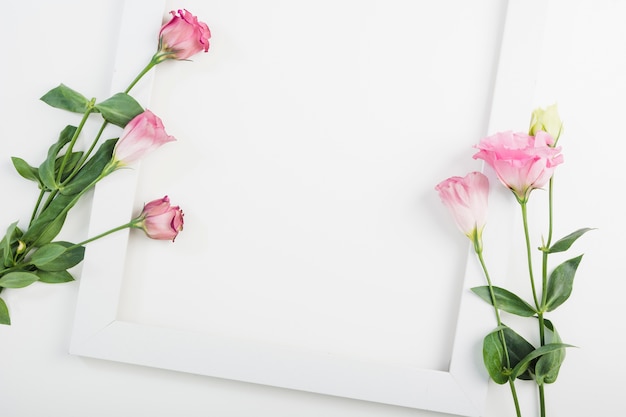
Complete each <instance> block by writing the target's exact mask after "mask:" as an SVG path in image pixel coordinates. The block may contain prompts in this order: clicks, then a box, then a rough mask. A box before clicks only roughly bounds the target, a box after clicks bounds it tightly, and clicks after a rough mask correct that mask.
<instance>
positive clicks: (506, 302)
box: [472, 286, 537, 317]
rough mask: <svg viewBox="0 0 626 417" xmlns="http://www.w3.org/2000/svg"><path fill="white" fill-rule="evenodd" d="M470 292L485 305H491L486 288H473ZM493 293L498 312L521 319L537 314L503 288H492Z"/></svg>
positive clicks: (487, 288)
mask: <svg viewBox="0 0 626 417" xmlns="http://www.w3.org/2000/svg"><path fill="white" fill-rule="evenodd" d="M472 291H473V292H474V293H475V294H476V295H478V296H479V297H480V298H482V299H483V300H485V301H486V302H487V303H489V304H491V305H493V302H492V300H491V293H490V291H489V287H488V286H483V287H474V288H472ZM493 293H494V295H495V297H496V303H497V304H498V308H499V309H500V310H503V311H506V312H508V313H511V314H515V315H517V316H522V317H531V316H533V315H535V314H537V312H536V311H535V309H534V308H533V307H532V306H531V305H530V304H528V303H527V302H526V301H524V300H522V299H521V298H520V297H518V296H517V295H515V294H513V293H512V292H510V291H508V290H505V289H504V288H500V287H493Z"/></svg>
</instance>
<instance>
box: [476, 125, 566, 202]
mask: <svg viewBox="0 0 626 417" xmlns="http://www.w3.org/2000/svg"><path fill="white" fill-rule="evenodd" d="M552 144H553V139H552V136H550V134H548V133H546V132H543V131H539V132H537V134H536V136H529V135H528V134H526V133H513V132H500V133H497V134H495V135H493V136H489V137H486V138H484V139H482V140H481V141H480V143H479V144H478V146H476V148H477V149H479V151H478V152H477V153H476V154H475V155H474V159H482V160H484V161H485V162H487V163H488V164H489V165H490V166H491V167H492V168H493V169H494V170H495V172H496V175H497V176H498V179H499V180H500V182H502V184H504V185H505V186H506V187H508V188H509V189H510V190H511V191H513V193H514V194H515V197H516V198H517V200H518V201H519V202H520V203H525V202H526V201H528V197H529V196H530V192H531V191H532V190H534V189H535V188H541V187H543V186H544V185H545V184H546V183H547V182H548V181H549V180H550V178H551V177H552V174H553V173H554V169H555V168H556V166H557V165H559V164H561V163H562V162H563V156H562V155H560V154H559V153H560V152H561V148H560V147H559V148H555V147H552V146H551V145H552Z"/></svg>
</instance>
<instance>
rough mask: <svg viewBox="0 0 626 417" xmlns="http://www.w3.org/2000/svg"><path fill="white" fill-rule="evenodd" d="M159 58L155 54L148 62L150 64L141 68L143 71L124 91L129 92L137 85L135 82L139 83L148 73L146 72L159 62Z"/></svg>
mask: <svg viewBox="0 0 626 417" xmlns="http://www.w3.org/2000/svg"><path fill="white" fill-rule="evenodd" d="M158 63H159V62H158V60H157V55H156V54H155V55H154V56H153V57H152V59H151V60H150V62H148V65H146V67H145V68H144V69H142V70H141V72H140V73H139V74H138V75H137V76H136V77H135V79H134V80H133V81H132V82H131V83H130V84H129V85H128V88H126V90H124V93H126V94H128V92H129V91H130V90H131V89H132V88H133V87H134V86H135V84H137V83H138V82H139V80H140V79H141V78H142V77H143V76H144V75H146V73H147V72H148V71H150V70H151V69H152V67H154V66H155V65H156V64H158Z"/></svg>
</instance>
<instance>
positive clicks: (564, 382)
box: [0, 0, 626, 417]
mask: <svg viewBox="0 0 626 417" xmlns="http://www.w3.org/2000/svg"><path fill="white" fill-rule="evenodd" d="M120 6H121V3H120V2H108V3H107V4H98V3H94V4H85V3H84V2H78V1H75V2H71V1H65V2H55V3H54V4H51V5H47V4H46V3H43V2H41V3H39V2H21V3H20V5H19V7H18V6H17V5H9V6H8V9H7V10H5V11H6V13H7V16H9V17H10V19H7V21H6V22H5V23H6V24H5V25H4V26H3V27H2V28H1V30H2V31H3V32H2V34H3V35H4V36H3V39H5V42H6V40H12V39H17V40H21V42H19V43H11V42H9V43H8V44H6V45H5V51H4V52H5V55H4V58H3V59H4V61H3V62H4V63H5V64H4V65H3V68H2V70H1V71H2V77H1V79H0V82H1V83H2V85H1V87H2V88H1V90H0V91H2V92H3V94H2V97H0V103H1V110H2V112H1V114H0V117H1V120H0V129H1V134H2V138H3V143H5V144H7V143H11V146H10V147H9V146H4V147H2V149H0V156H1V159H0V169H1V175H2V178H3V179H2V186H3V194H4V195H5V196H11V197H13V198H15V196H17V199H16V201H18V204H13V203H11V204H7V203H6V202H5V204H4V205H3V211H2V213H1V214H0V220H2V221H3V223H5V224H8V223H10V222H12V221H14V220H15V219H18V218H23V217H24V209H23V208H22V207H21V204H22V203H21V199H20V198H19V197H20V196H21V195H22V194H21V189H22V188H24V181H23V180H21V179H19V178H17V176H16V175H15V174H14V173H13V170H12V167H11V166H10V162H9V159H8V157H9V156H11V155H17V156H21V157H24V158H26V159H27V160H32V161H35V160H38V158H40V157H41V155H42V153H43V150H42V148H41V146H35V145H36V144H37V142H36V141H35V139H31V138H42V139H41V142H42V143H46V144H47V143H48V142H49V141H50V139H51V137H54V135H55V133H54V132H56V131H58V130H60V128H62V124H63V123H64V122H65V119H62V118H59V117H58V114H57V113H55V112H54V111H52V110H50V109H49V108H48V107H47V106H45V105H44V104H43V103H39V102H37V101H36V98H37V97H39V96H40V95H41V94H42V93H43V92H45V91H47V90H48V89H49V88H50V87H51V86H54V85H56V84H57V83H60V82H66V83H67V84H69V85H70V86H72V87H73V88H75V89H77V90H79V91H86V92H91V94H93V95H94V96H97V97H103V96H105V95H106V94H107V92H108V87H109V86H108V83H109V80H110V75H111V70H112V68H111V62H112V61H111V60H112V57H113V55H114V48H113V43H114V42H113V38H115V37H116V36H115V35H112V34H117V29H118V27H117V25H118V23H119V13H120V11H121V10H120V9H121V7H120ZM625 15H626V9H625V5H624V4H623V3H620V2H613V1H590V0H587V1H581V2H580V5H579V6H576V7H572V6H571V2H568V1H552V2H551V3H550V7H549V11H548V16H549V21H550V22H551V24H550V25H549V28H550V37H548V42H547V43H546V44H545V45H544V47H543V48H538V51H537V54H536V56H535V57H536V62H537V65H540V66H541V68H543V69H545V71H546V73H545V76H544V78H542V79H540V82H539V83H538V85H537V86H536V87H537V93H536V97H535V100H534V103H533V105H545V104H547V103H551V102H553V101H555V100H558V102H559V105H560V108H561V113H562V115H563V118H564V119H565V121H566V134H565V136H564V137H563V139H562V142H561V144H562V145H563V146H565V147H566V149H565V150H564V153H565V155H566V158H567V159H566V164H565V165H563V167H562V169H560V170H559V174H558V175H559V179H560V180H561V182H559V184H558V186H559V187H560V188H559V189H558V190H557V204H559V205H560V207H561V208H560V209H559V210H558V212H557V214H558V220H557V235H562V234H565V233H568V232H570V231H571V230H573V229H576V228H578V227H582V226H593V227H598V228H599V230H597V231H595V232H594V233H593V234H590V235H589V236H588V237H586V238H585V239H584V240H583V241H582V242H580V245H579V246H577V247H578V248H579V249H580V250H581V251H584V252H586V253H587V254H586V256H585V259H584V260H583V263H582V264H581V268H580V270H579V272H578V275H577V280H576V285H575V289H574V294H573V296H572V299H571V300H570V301H569V302H568V303H567V304H566V305H565V306H564V307H562V309H561V310H559V311H557V312H556V313H555V314H554V315H553V316H552V317H553V318H554V321H555V323H557V325H559V329H560V332H561V334H562V336H563V337H564V338H565V340H566V341H568V342H570V343H572V344H575V345H577V346H580V348H579V349H576V350H571V351H570V352H569V353H568V358H567V360H566V363H565V366H564V368H563V369H562V372H561V376H560V379H559V381H558V382H557V383H556V384H555V385H554V386H550V387H548V389H547V392H548V402H549V408H550V409H551V410H553V411H552V414H553V415H568V416H574V417H576V416H587V415H622V414H624V411H625V407H624V405H623V404H622V401H621V391H622V390H623V383H622V382H620V381H621V378H620V375H622V374H623V373H624V371H625V370H626V369H624V364H623V363H621V362H619V361H611V363H605V362H604V361H603V360H602V358H606V357H612V356H616V355H618V353H611V349H617V348H618V347H612V346H611V341H614V342H613V343H614V344H619V342H620V340H621V338H620V336H619V332H620V331H621V329H622V327H623V326H621V325H620V324H619V323H620V321H619V320H620V319H619V318H620V317H621V315H622V313H621V310H620V309H619V306H620V305H621V304H623V303H622V302H621V297H620V294H621V293H623V292H624V283H623V276H624V268H623V267H622V265H621V263H620V259H621V252H622V249H621V247H622V245H621V242H622V236H623V234H624V232H625V231H626V230H625V229H626V224H625V223H624V220H623V213H622V212H621V211H622V210H621V205H620V204H619V202H620V196H619V195H617V191H618V190H621V179H622V177H623V176H622V168H621V166H622V163H623V162H622V161H621V159H623V158H621V152H623V151H625V149H624V145H623V140H622V138H621V135H620V131H619V128H620V121H621V120H622V118H623V114H624V113H625V111H626V106H625V105H624V102H623V101H622V97H624V93H625V92H626V79H625V77H626V75H625V74H626V62H625V58H624V55H623V54H621V51H622V50H623V44H624V40H625V39H626V33H625V32H624V31H625V29H624V27H623V25H622V24H621V22H622V21H623V18H624V16H625ZM74 19H76V20H74ZM33 20H34V21H33ZM61 22H62V23H61ZM70 24H71V27H69V25H70ZM87 34H89V36H86V35H87ZM94 45H95V47H94ZM80 49H84V50H85V51H88V53H87V52H86V53H81V54H80V56H75V57H73V56H67V57H66V58H65V59H59V56H62V55H68V52H67V51H68V50H69V51H71V50H80ZM89 54H94V55H93V56H92V55H89ZM87 56H89V57H90V59H87V58H86V57H87ZM527 60H528V57H526V56H524V57H520V61H524V62H527ZM85 65H87V66H88V67H89V70H88V71H84V70H82V68H84V66H85ZM70 79H71V81H70ZM514 117H515V118H516V120H517V117H520V118H521V120H520V122H519V123H520V125H519V126H515V127H516V128H519V129H524V128H525V127H526V123H527V116H525V115H524V116H517V115H516V116H514ZM33 118H36V120H37V123H33V122H32V120H33ZM25 126H26V127H27V130H26V131H25V128H24V127H25ZM56 126H58V128H57V129H55V128H54V127H56ZM507 127H508V126H507ZM27 139H28V140H27ZM1 161H5V162H1ZM439 166H441V167H442V168H441V169H442V171H445V169H447V166H446V164H444V163H440V162H439V161H437V167H439ZM25 195H26V197H25V199H27V198H30V196H31V195H32V194H31V193H30V192H28V193H25ZM5 201H6V197H5ZM31 203H32V202H31V201H24V203H23V205H24V206H26V207H31ZM568 205H571V206H572V207H574V208H573V209H571V210H570V209H568ZM74 216H76V215H74ZM81 216H82V218H79V219H77V224H84V222H86V221H88V218H87V217H88V216H86V215H81ZM81 216H78V217H81ZM74 218H76V217H74ZM74 226H75V227H74V228H73V229H72V230H69V231H68V234H70V233H72V234H73V235H76V234H78V235H81V234H84V233H85V231H84V230H81V228H80V227H78V225H74ZM451 236H453V235H452V234H451ZM513 266H515V265H513ZM76 290H77V284H76V283H74V284H69V285H62V286H44V285H33V286H32V287H30V288H27V289H22V290H19V291H13V292H9V291H7V292H6V293H3V296H4V295H5V294H6V299H7V301H8V302H9V306H10V308H11V313H12V318H13V321H14V325H13V326H11V327H2V328H0V340H1V343H0V353H1V355H2V356H1V357H2V358H4V360H3V361H2V365H1V366H2V373H1V376H0V411H2V413H3V415H7V416H16V417H21V416H24V417H27V416H28V417H31V416H38V415H67V416H83V415H90V416H100V415H102V416H105V415H106V416H109V415H122V416H125V415H128V416H131V415H137V414H150V415H153V416H160V415H162V416H169V415H173V414H177V415H186V416H194V415H198V416H199V415H220V416H245V415H255V416H258V415H261V416H292V415H299V416H307V415H310V416H318V415H325V416H342V417H343V416H357V415H358V416H382V415H384V416H392V417H400V416H440V415H441V414H437V413H432V412H423V411H418V410H410V409H406V408H401V407H393V406H384V405H379V404H375V403H369V402H361V401H355V400H346V399H341V398H334V397H329V396H323V395H316V394H306V393H302V392H295V391H289V390H282V389H276V388H270V387H266V386H259V385H252V384H245V383H238V382H232V381H225V380H219V379H212V378H206V377H198V376H194V375H189V374H181V373H176V372H170V371H161V370H157V369H152V368H146V367H138V366H132V365H124V364H120V363H115V362H108V361H101V360H94V359H86V358H81V357H76V356H70V355H68V353H67V352H68V349H69V340H70V330H71V325H72V321H73V318H74V307H75V302H76ZM607 351H608V353H607ZM599 359H600V360H599ZM598 364H604V365H602V366H599V365H598ZM523 391H525V390H523ZM522 394H523V397H526V394H527V393H526V392H523V393H522ZM529 396H530V397H532V394H530V395H529ZM33 398H37V401H34V400H33ZM512 415H514V414H513V412H512V407H511V406H510V399H509V396H508V392H507V389H506V387H499V386H498V387H492V388H491V389H490V394H489V402H488V407H487V413H486V416H488V417H507V416H512ZM525 415H526V416H532V415H533V414H532V412H531V411H528V412H526V413H525Z"/></svg>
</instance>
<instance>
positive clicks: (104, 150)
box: [59, 139, 117, 195]
mask: <svg viewBox="0 0 626 417" xmlns="http://www.w3.org/2000/svg"><path fill="white" fill-rule="evenodd" d="M116 142H117V139H109V140H107V141H105V142H104V143H103V144H102V145H100V148H98V151H97V152H96V153H95V154H94V155H93V156H92V157H91V158H90V159H89V161H87V163H86V164H85V165H83V167H82V168H81V169H80V171H78V174H76V176H75V177H74V178H72V180H71V181H70V182H69V183H68V184H66V185H65V186H63V187H61V188H60V189H59V191H60V192H61V194H64V195H74V194H78V193H79V192H81V191H83V190H84V189H85V187H88V186H93V185H95V184H93V182H94V181H95V180H96V179H98V177H99V176H100V174H102V171H103V170H104V168H105V167H106V166H107V164H108V163H109V162H111V159H112V158H113V149H114V148H115V143H116Z"/></svg>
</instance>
